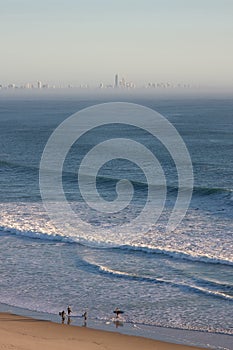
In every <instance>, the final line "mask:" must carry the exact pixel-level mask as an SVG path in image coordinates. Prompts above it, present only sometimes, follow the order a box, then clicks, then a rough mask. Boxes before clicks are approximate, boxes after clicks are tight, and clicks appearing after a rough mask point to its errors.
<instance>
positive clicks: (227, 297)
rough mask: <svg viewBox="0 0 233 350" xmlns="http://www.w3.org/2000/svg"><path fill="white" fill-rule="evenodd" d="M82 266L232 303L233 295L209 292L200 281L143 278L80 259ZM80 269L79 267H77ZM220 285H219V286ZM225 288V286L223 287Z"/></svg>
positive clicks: (123, 277) (119, 276)
mask: <svg viewBox="0 0 233 350" xmlns="http://www.w3.org/2000/svg"><path fill="white" fill-rule="evenodd" d="M82 264H83V267H87V269H88V270H89V271H90V272H94V273H96V272H99V273H101V274H104V275H109V276H113V277H114V278H122V279H127V280H132V281H138V282H147V283H153V284H168V285H170V286H172V287H177V288H180V289H182V290H188V291H192V292H195V293H200V294H205V295H209V296H212V297H215V298H221V299H224V300H228V301H232V302H233V295H230V294H228V293H227V292H223V291H220V290H219V291H218V290H210V289H208V288H207V287H201V286H199V285H197V283H198V282H199V283H200V280H198V279H197V280H196V282H197V283H196V284H193V283H195V279H194V282H193V283H190V284H188V283H185V282H175V281H172V280H168V279H164V278H155V277H151V276H145V275H138V274H135V273H130V272H125V271H119V270H114V269H111V268H109V267H106V266H103V265H99V264H96V263H95V262H93V261H90V260H86V259H82ZM79 267H80V265H79ZM205 283H206V284H209V285H210V286H211V283H212V282H211V281H205ZM219 285H220V284H219ZM223 286H226V285H223ZM228 288H229V289H231V290H232V291H233V288H232V286H228Z"/></svg>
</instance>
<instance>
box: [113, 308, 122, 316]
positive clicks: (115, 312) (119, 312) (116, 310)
mask: <svg viewBox="0 0 233 350" xmlns="http://www.w3.org/2000/svg"><path fill="white" fill-rule="evenodd" d="M113 312H114V314H116V318H118V317H119V315H120V314H123V311H121V310H120V309H118V307H117V308H116V309H115V310H114V311H113Z"/></svg>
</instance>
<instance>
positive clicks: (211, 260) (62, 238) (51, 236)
mask: <svg viewBox="0 0 233 350" xmlns="http://www.w3.org/2000/svg"><path fill="white" fill-rule="evenodd" d="M0 231H2V232H5V233H8V234H14V235H17V236H22V237H28V238H32V239H41V240H49V241H56V242H65V243H70V244H79V245H81V246H85V247H88V248H90V249H98V250H103V249H104V250H106V249H107V250H119V251H129V252H130V251H131V252H132V251H134V252H138V253H145V254H154V255H164V256H167V257H169V258H172V259H176V260H186V261H192V262H196V263H204V264H220V265H228V266H233V261H232V260H228V259H223V258H216V257H210V256H207V255H201V254H195V255H194V254H191V253H186V252H182V251H176V250H171V249H164V248H157V247H151V246H143V245H135V244H132V245H119V244H118V245H115V244H114V243H103V242H98V241H94V240H91V241H90V240H87V239H84V238H82V237H78V236H66V235H61V234H58V233H54V232H53V233H46V232H37V231H23V230H19V229H15V228H12V227H6V226H0ZM0 235H1V234H0Z"/></svg>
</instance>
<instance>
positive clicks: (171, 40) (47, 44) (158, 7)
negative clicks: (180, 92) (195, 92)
mask: <svg viewBox="0 0 233 350" xmlns="http://www.w3.org/2000/svg"><path fill="white" fill-rule="evenodd" d="M0 38H1V40H0V45H1V46H0V50H1V56H0V73H1V74H0V84H1V83H10V82H15V83H24V82H27V81H30V82H33V81H37V80H41V81H43V82H44V81H48V82H50V83H51V82H53V83H56V84H57V83H59V82H61V83H62V82H64V83H75V84H79V83H90V84H95V83H98V82H103V83H112V82H113V78H114V74H115V73H116V72H118V73H119V75H120V76H124V77H125V78H126V79H128V80H133V81H135V82H136V83H138V84H141V83H144V82H148V81H152V82H156V81H173V82H178V81H181V82H190V83H194V84H199V83H200V84H211V85H221V86H222V85H225V86H232V85H233V0H40V1H39V0H38V1H36V0H0Z"/></svg>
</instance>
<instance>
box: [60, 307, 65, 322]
mask: <svg viewBox="0 0 233 350" xmlns="http://www.w3.org/2000/svg"><path fill="white" fill-rule="evenodd" d="M59 315H60V316H61V320H62V323H64V322H65V319H66V313H65V311H64V310H63V311H62V312H59Z"/></svg>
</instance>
